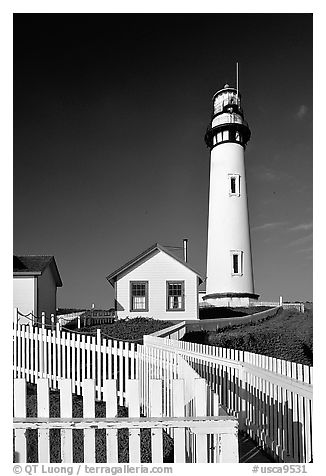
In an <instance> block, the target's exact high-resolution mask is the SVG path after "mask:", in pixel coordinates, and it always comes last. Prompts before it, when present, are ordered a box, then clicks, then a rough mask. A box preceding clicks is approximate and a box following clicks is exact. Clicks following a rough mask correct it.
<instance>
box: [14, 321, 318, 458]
mask: <svg viewBox="0 0 326 476" xmlns="http://www.w3.org/2000/svg"><path fill="white" fill-rule="evenodd" d="M169 329H170V330H169ZM169 329H165V330H164V334H165V335H166V336H167V337H157V336H156V337H155V336H144V345H139V344H138V345H136V344H134V343H130V342H123V341H117V340H110V339H106V338H104V337H103V336H102V335H101V333H100V331H98V332H97V335H96V336H86V335H84V334H79V333H73V332H66V331H63V330H60V327H59V325H57V326H56V328H55V329H54V330H52V329H49V330H46V329H45V328H38V327H33V326H32V325H20V324H17V322H15V323H14V339H13V347H14V348H13V350H14V352H13V354H14V359H13V371H14V378H16V379H17V378H18V379H21V378H22V379H26V381H27V382H30V383H37V381H38V379H48V381H49V386H50V388H52V389H58V388H59V383H60V382H61V380H62V379H69V380H71V385H72V389H73V392H74V393H76V394H77V395H83V396H84V394H85V391H86V390H85V385H84V382H86V381H88V380H90V379H91V380H94V382H95V383H94V385H95V395H96V398H97V399H98V400H103V399H104V398H105V397H104V394H105V382H106V381H107V380H112V379H113V380H115V381H116V382H117V396H118V404H119V405H122V406H123V405H126V404H127V393H126V392H127V382H128V381H129V380H130V379H139V380H140V401H139V405H140V408H141V411H142V412H143V414H144V415H146V416H147V417H148V416H149V415H150V411H151V410H150V408H151V404H150V401H151V400H150V399H151V397H150V382H151V380H152V379H159V380H161V381H162V385H163V392H162V415H163V417H164V418H171V417H173V411H174V410H172V409H173V385H175V384H174V383H173V382H174V380H176V379H182V380H183V381H184V394H185V404H184V406H185V415H186V416H187V417H193V416H194V415H196V413H195V411H196V410H195V407H194V402H195V401H196V391H197V382H198V378H204V379H205V381H206V386H207V385H208V386H209V388H210V391H209V390H207V389H206V392H208V393H207V395H208V397H207V398H208V402H210V403H209V405H210V406H209V408H208V414H210V415H211V414H213V415H216V412H217V410H216V409H217V408H222V407H223V408H225V409H226V411H227V412H228V414H229V415H232V416H234V417H235V418H238V419H239V424H240V428H241V429H242V430H244V431H246V432H247V434H248V435H249V436H250V437H251V438H252V439H253V440H255V441H256V443H257V444H258V445H259V446H261V447H262V448H263V449H264V450H266V452H268V453H269V454H270V455H271V456H272V458H273V459H274V460H275V461H279V462H295V463H297V462H309V461H311V460H312V384H313V381H312V368H311V367H308V366H303V365H300V364H296V363H293V362H288V361H285V360H281V359H275V358H271V357H266V356H262V355H258V354H252V353H249V352H242V351H237V350H232V349H223V348H218V347H214V346H208V345H200V344H193V343H189V342H182V341H179V340H177V339H179V338H180V336H181V335H182V334H183V333H184V331H185V323H184V322H182V323H180V324H178V325H175V326H173V327H171V328H169ZM161 335H162V334H161ZM201 385H203V384H201ZM220 405H221V406H222V407H221V406H220ZM219 411H220V410H219ZM170 431H171V430H170V429H168V432H170ZM210 444H211V446H212V447H214V444H213V443H212V441H211V442H208V446H209V445H210ZM189 445H190V443H189V442H188V447H187V448H188V450H189ZM189 451H190V450H189Z"/></svg>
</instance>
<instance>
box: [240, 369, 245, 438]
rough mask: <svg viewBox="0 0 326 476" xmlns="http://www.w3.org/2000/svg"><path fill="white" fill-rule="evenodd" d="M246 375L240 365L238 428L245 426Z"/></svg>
mask: <svg viewBox="0 0 326 476" xmlns="http://www.w3.org/2000/svg"><path fill="white" fill-rule="evenodd" d="M246 377H247V373H246V371H245V369H244V367H243V365H242V366H241V370H239V378H240V385H241V387H240V412H239V428H240V430H245V428H246Z"/></svg>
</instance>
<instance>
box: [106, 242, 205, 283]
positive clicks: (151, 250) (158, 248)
mask: <svg viewBox="0 0 326 476" xmlns="http://www.w3.org/2000/svg"><path fill="white" fill-rule="evenodd" d="M156 251H163V253H166V254H167V255H169V256H171V258H173V259H175V260H176V261H178V262H179V263H181V264H182V265H183V266H185V267H186V268H188V269H190V270H191V271H193V272H194V273H195V274H196V275H197V276H198V278H199V281H200V283H201V282H202V281H203V278H202V277H201V275H200V274H199V273H198V272H197V271H196V270H195V269H194V268H192V267H191V266H189V264H188V263H186V262H185V261H183V260H182V259H181V258H179V257H178V256H175V255H174V254H173V253H171V251H169V250H167V249H166V248H165V247H164V246H162V245H160V244H159V243H155V244H154V245H152V246H151V247H150V248H147V250H145V251H143V252H142V253H140V254H139V255H137V256H136V257H135V258H134V259H132V260H130V261H128V262H127V263H126V264H124V265H123V266H121V267H120V268H118V269H116V270H115V271H113V273H111V274H109V276H107V277H106V279H107V280H108V281H109V282H110V283H111V284H112V286H113V285H114V281H115V279H114V278H116V277H117V276H118V275H119V274H121V273H123V272H125V271H127V270H128V269H129V268H131V267H132V266H133V267H134V266H135V265H136V266H137V263H138V264H141V262H142V260H143V259H144V258H150V256H151V255H153V254H154V253H155V252H156Z"/></svg>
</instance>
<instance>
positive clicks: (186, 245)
mask: <svg viewBox="0 0 326 476" xmlns="http://www.w3.org/2000/svg"><path fill="white" fill-rule="evenodd" d="M183 259H184V261H185V263H187V261H188V240H187V238H185V239H184V240H183Z"/></svg>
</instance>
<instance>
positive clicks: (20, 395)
mask: <svg viewBox="0 0 326 476" xmlns="http://www.w3.org/2000/svg"><path fill="white" fill-rule="evenodd" d="M15 309H17V308H15ZM14 417H20V418H26V381H25V379H23V378H17V379H14ZM14 442H15V463H26V462H27V445H26V443H27V442H26V438H25V430H18V429H17V430H15V440H14Z"/></svg>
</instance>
